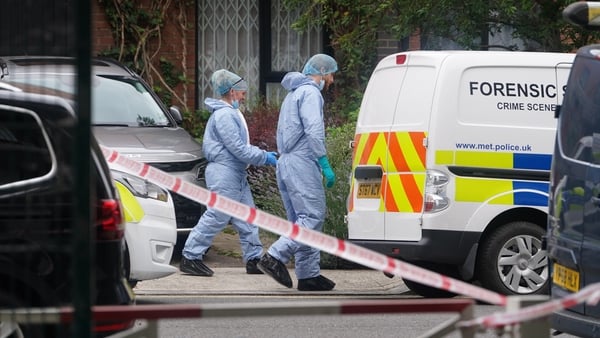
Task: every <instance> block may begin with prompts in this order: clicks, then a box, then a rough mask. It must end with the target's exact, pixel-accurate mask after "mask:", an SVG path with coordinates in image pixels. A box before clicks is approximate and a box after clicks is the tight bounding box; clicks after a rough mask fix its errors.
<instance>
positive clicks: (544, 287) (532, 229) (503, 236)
mask: <svg viewBox="0 0 600 338" xmlns="http://www.w3.org/2000/svg"><path fill="white" fill-rule="evenodd" d="M543 235H544V229H543V228H541V227H539V226H537V225H536V224H534V223H530V222H524V221H519V222H512V223H508V224H506V225H504V226H501V227H500V228H498V229H496V230H495V231H494V232H493V233H491V234H490V235H489V236H488V237H487V238H486V239H485V240H484V241H483V242H482V243H481V247H480V251H479V255H478V259H477V273H478V276H479V280H480V282H481V284H482V285H483V286H484V287H485V288H488V289H491V290H493V291H496V292H498V293H501V294H505V295H527V294H547V293H548V257H547V254H546V251H545V250H542V236H543Z"/></svg>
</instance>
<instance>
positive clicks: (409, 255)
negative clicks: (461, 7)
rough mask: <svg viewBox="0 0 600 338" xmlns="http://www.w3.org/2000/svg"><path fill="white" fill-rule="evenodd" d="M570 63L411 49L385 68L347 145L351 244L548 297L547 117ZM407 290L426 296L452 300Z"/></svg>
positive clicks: (537, 56)
mask: <svg viewBox="0 0 600 338" xmlns="http://www.w3.org/2000/svg"><path fill="white" fill-rule="evenodd" d="M574 56H575V55H574V54H562V53H538V52H500V51H498V52H493V51H414V52H406V53H399V54H394V55H390V56H388V57H386V58H384V59H383V60H381V62H380V63H379V64H378V65H377V67H376V69H375V70H374V72H373V74H372V76H371V79H370V80H369V83H368V86H367V88H366V91H365V93H364V97H363V101H362V104H361V107H360V112H359V115H358V120H357V124H356V134H355V139H354V142H353V143H352V144H353V148H354V149H353V159H352V178H351V180H352V181H351V188H350V196H349V198H348V214H347V216H346V220H347V222H348V237H349V240H350V241H351V242H353V243H355V244H358V245H361V246H364V247H367V248H369V249H372V250H375V251H378V252H381V253H383V254H386V255H388V256H392V257H395V258H399V259H402V260H405V261H409V262H411V263H414V264H417V265H420V266H423V267H426V268H429V269H432V270H435V271H438V272H441V273H444V274H447V275H449V276H452V277H455V278H459V279H462V280H465V281H473V280H478V281H479V282H480V283H481V284H482V285H483V286H484V287H486V288H488V289H491V290H494V291H496V292H500V293H503V294H509V295H510V294H537V293H547V291H548V275H549V274H548V261H547V257H546V252H545V250H544V248H543V245H542V237H543V236H544V234H545V231H546V225H547V210H548V189H549V188H548V187H549V182H548V180H549V171H550V165H551V158H552V151H553V147H554V135H555V130H556V119H555V118H554V114H555V108H556V107H557V105H559V104H560V103H561V102H562V97H563V93H564V91H565V85H566V83H567V78H568V75H569V71H570V67H571V64H572V62H573V59H574ZM405 282H406V284H407V286H408V287H409V288H410V289H412V290H413V291H415V292H416V293H418V294H420V295H422V296H426V297H443V296H448V295H449V294H448V293H446V292H443V291H441V290H437V289H433V288H430V287H427V286H424V285H421V284H418V283H415V282H412V281H409V280H405Z"/></svg>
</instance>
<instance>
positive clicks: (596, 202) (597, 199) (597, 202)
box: [591, 196, 600, 207]
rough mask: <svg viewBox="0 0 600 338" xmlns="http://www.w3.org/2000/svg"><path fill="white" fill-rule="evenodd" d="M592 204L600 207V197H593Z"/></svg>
mask: <svg viewBox="0 0 600 338" xmlns="http://www.w3.org/2000/svg"><path fill="white" fill-rule="evenodd" d="M591 200H592V204H594V206H596V207H600V197H596V196H592V198H591Z"/></svg>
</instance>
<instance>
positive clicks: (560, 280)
mask: <svg viewBox="0 0 600 338" xmlns="http://www.w3.org/2000/svg"><path fill="white" fill-rule="evenodd" d="M552 282H553V283H554V284H556V285H558V286H560V287H563V288H565V289H567V290H570V291H573V292H577V291H579V272H577V271H575V270H572V269H569V268H567V267H564V266H562V265H560V264H557V263H554V273H553V276H552Z"/></svg>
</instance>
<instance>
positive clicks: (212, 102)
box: [204, 97, 231, 114]
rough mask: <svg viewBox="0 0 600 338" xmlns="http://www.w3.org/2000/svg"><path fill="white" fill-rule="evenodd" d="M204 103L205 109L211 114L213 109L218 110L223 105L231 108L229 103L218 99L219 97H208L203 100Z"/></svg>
mask: <svg viewBox="0 0 600 338" xmlns="http://www.w3.org/2000/svg"><path fill="white" fill-rule="evenodd" d="M204 104H205V105H206V109H208V111H209V112H210V113H211V114H212V113H213V112H214V111H215V110H219V109H221V108H224V107H229V108H231V105H229V104H228V103H227V102H225V101H222V100H219V99H213V98H210V97H209V98H207V99H205V100H204Z"/></svg>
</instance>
